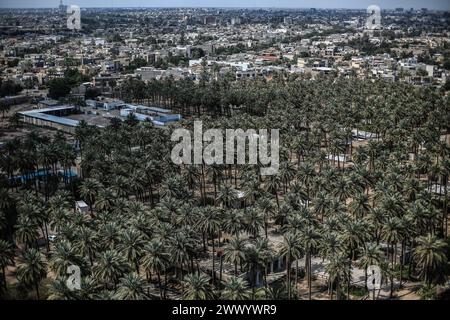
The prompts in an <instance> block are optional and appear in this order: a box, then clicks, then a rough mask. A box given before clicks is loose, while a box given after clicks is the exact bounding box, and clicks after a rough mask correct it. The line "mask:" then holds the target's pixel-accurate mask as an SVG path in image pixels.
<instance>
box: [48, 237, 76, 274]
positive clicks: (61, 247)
mask: <svg viewBox="0 0 450 320" xmlns="http://www.w3.org/2000/svg"><path fill="white" fill-rule="evenodd" d="M71 265H76V266H79V267H80V268H82V267H83V265H84V262H83V258H82V257H81V256H79V255H78V254H77V253H76V251H75V248H74V247H73V246H72V244H71V243H69V242H68V241H67V240H61V241H58V243H56V245H55V251H54V253H53V254H52V257H51V259H50V261H49V266H50V270H52V271H53V272H54V273H55V274H56V275H57V276H58V277H63V276H65V275H66V274H67V268H68V267H69V266H71Z"/></svg>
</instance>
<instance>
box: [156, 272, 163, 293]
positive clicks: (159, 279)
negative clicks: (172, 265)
mask: <svg viewBox="0 0 450 320" xmlns="http://www.w3.org/2000/svg"><path fill="white" fill-rule="evenodd" d="M156 274H157V275H158V286H159V296H160V297H161V300H162V299H163V292H162V287H161V273H160V272H159V270H158V271H157V272H156Z"/></svg>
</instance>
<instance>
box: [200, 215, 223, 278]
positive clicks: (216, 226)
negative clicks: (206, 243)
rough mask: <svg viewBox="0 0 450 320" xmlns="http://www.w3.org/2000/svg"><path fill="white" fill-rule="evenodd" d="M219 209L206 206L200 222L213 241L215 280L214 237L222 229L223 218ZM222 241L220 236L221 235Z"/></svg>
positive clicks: (213, 274)
mask: <svg viewBox="0 0 450 320" xmlns="http://www.w3.org/2000/svg"><path fill="white" fill-rule="evenodd" d="M219 214H220V213H219V211H218V210H217V209H216V208H213V207H205V208H204V210H203V221H201V222H200V225H201V230H202V231H203V232H204V234H206V235H209V236H210V238H211V241H212V279H213V282H214V281H215V279H216V273H215V270H214V269H215V266H214V263H215V255H216V247H215V242H214V238H215V235H216V233H217V232H219V231H220V229H221V219H220V216H219ZM219 243H220V236H219Z"/></svg>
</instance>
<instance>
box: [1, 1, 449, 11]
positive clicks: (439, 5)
mask: <svg viewBox="0 0 450 320" xmlns="http://www.w3.org/2000/svg"><path fill="white" fill-rule="evenodd" d="M63 2H64V3H65V4H75V5H78V6H80V7H278V8H352V9H354V8H367V7H368V6H369V5H371V4H376V5H379V6H380V7H381V8H382V9H383V8H385V9H391V8H397V7H403V8H416V9H417V8H429V9H440V10H449V11H450V1H449V0H63ZM58 4H59V0H0V8H50V7H57V6H58Z"/></svg>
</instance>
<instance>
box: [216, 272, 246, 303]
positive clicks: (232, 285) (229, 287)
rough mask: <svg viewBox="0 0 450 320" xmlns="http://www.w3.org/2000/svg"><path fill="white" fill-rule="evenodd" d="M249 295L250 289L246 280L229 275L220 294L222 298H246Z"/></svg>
mask: <svg viewBox="0 0 450 320" xmlns="http://www.w3.org/2000/svg"><path fill="white" fill-rule="evenodd" d="M250 297H251V291H250V290H249V288H248V285H247V283H246V281H245V280H243V279H241V278H237V277H230V278H229V279H228V280H227V281H226V282H225V284H224V288H223V290H222V291H221V296H220V298H221V299H224V300H248V299H250Z"/></svg>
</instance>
